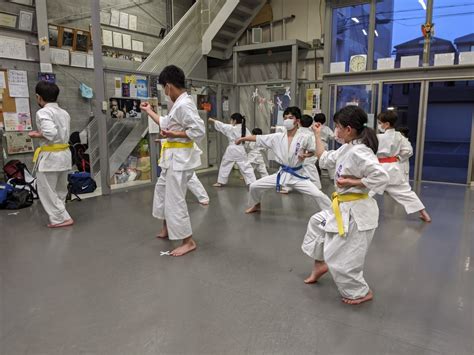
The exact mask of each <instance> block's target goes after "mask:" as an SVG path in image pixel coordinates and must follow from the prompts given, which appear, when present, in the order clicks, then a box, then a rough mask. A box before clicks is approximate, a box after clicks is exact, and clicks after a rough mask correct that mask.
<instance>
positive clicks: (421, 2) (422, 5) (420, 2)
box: [418, 0, 426, 11]
mask: <svg viewBox="0 0 474 355" xmlns="http://www.w3.org/2000/svg"><path fill="white" fill-rule="evenodd" d="M418 3H419V4H420V5H421V7H422V8H423V10H425V11H426V4H425V0H418Z"/></svg>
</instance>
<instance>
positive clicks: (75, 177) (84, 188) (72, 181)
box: [67, 172, 97, 200]
mask: <svg viewBox="0 0 474 355" xmlns="http://www.w3.org/2000/svg"><path fill="white" fill-rule="evenodd" d="M67 180H68V182H69V183H68V185H67V188H68V196H67V200H71V196H72V195H74V196H76V197H77V199H78V200H81V198H80V197H79V196H77V195H80V194H87V193H91V192H94V191H95V189H96V188H97V184H96V183H95V181H94V179H93V178H92V176H91V174H90V173H87V172H76V173H71V174H69V175H68V177H67Z"/></svg>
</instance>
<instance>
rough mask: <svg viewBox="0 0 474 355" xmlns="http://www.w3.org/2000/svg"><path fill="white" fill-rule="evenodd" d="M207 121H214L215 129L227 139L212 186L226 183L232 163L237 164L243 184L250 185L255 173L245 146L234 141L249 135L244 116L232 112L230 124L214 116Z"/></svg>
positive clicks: (220, 185)
mask: <svg viewBox="0 0 474 355" xmlns="http://www.w3.org/2000/svg"><path fill="white" fill-rule="evenodd" d="M209 122H211V123H214V127H215V128H216V130H217V131H218V132H221V133H222V134H223V135H225V136H226V137H227V139H228V140H229V145H228V146H227V149H226V150H225V153H224V156H223V157H222V162H221V166H220V167H219V176H218V177H217V182H216V183H215V184H214V185H212V186H215V187H222V186H223V185H226V184H227V181H228V180H229V175H230V172H231V171H232V168H233V167H234V164H237V166H238V167H239V170H240V173H241V174H242V176H243V178H244V180H245V184H246V185H250V184H251V183H252V182H254V181H255V180H256V178H255V173H254V172H253V168H252V165H251V164H250V162H249V159H248V157H247V152H246V151H245V146H244V145H243V144H236V143H235V140H236V139H237V138H239V137H245V136H250V132H249V130H248V129H247V128H246V127H245V117H244V116H242V115H241V114H240V113H234V114H232V115H231V116H230V124H226V123H222V122H220V121H218V120H216V119H214V118H209Z"/></svg>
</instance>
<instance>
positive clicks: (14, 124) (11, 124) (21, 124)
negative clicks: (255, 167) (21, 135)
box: [3, 112, 32, 132]
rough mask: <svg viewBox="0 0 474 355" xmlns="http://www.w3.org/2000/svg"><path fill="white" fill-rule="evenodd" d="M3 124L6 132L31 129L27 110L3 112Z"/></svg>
mask: <svg viewBox="0 0 474 355" xmlns="http://www.w3.org/2000/svg"><path fill="white" fill-rule="evenodd" d="M3 124H4V128H5V131H6V132H14V131H20V132H22V131H31V129H32V128H31V116H30V113H29V112H3Z"/></svg>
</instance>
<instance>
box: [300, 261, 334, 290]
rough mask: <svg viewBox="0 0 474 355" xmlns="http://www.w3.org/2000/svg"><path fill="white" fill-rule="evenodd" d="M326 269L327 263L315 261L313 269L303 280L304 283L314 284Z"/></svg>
mask: <svg viewBox="0 0 474 355" xmlns="http://www.w3.org/2000/svg"><path fill="white" fill-rule="evenodd" d="M328 270H329V269H328V265H327V264H326V263H325V262H324V261H315V262H314V268H313V271H311V275H309V277H308V278H306V279H305V280H304V283H305V284H314V283H315V282H317V281H318V280H319V278H320V277H321V276H323V275H324V274H325V273H326V272H328Z"/></svg>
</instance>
